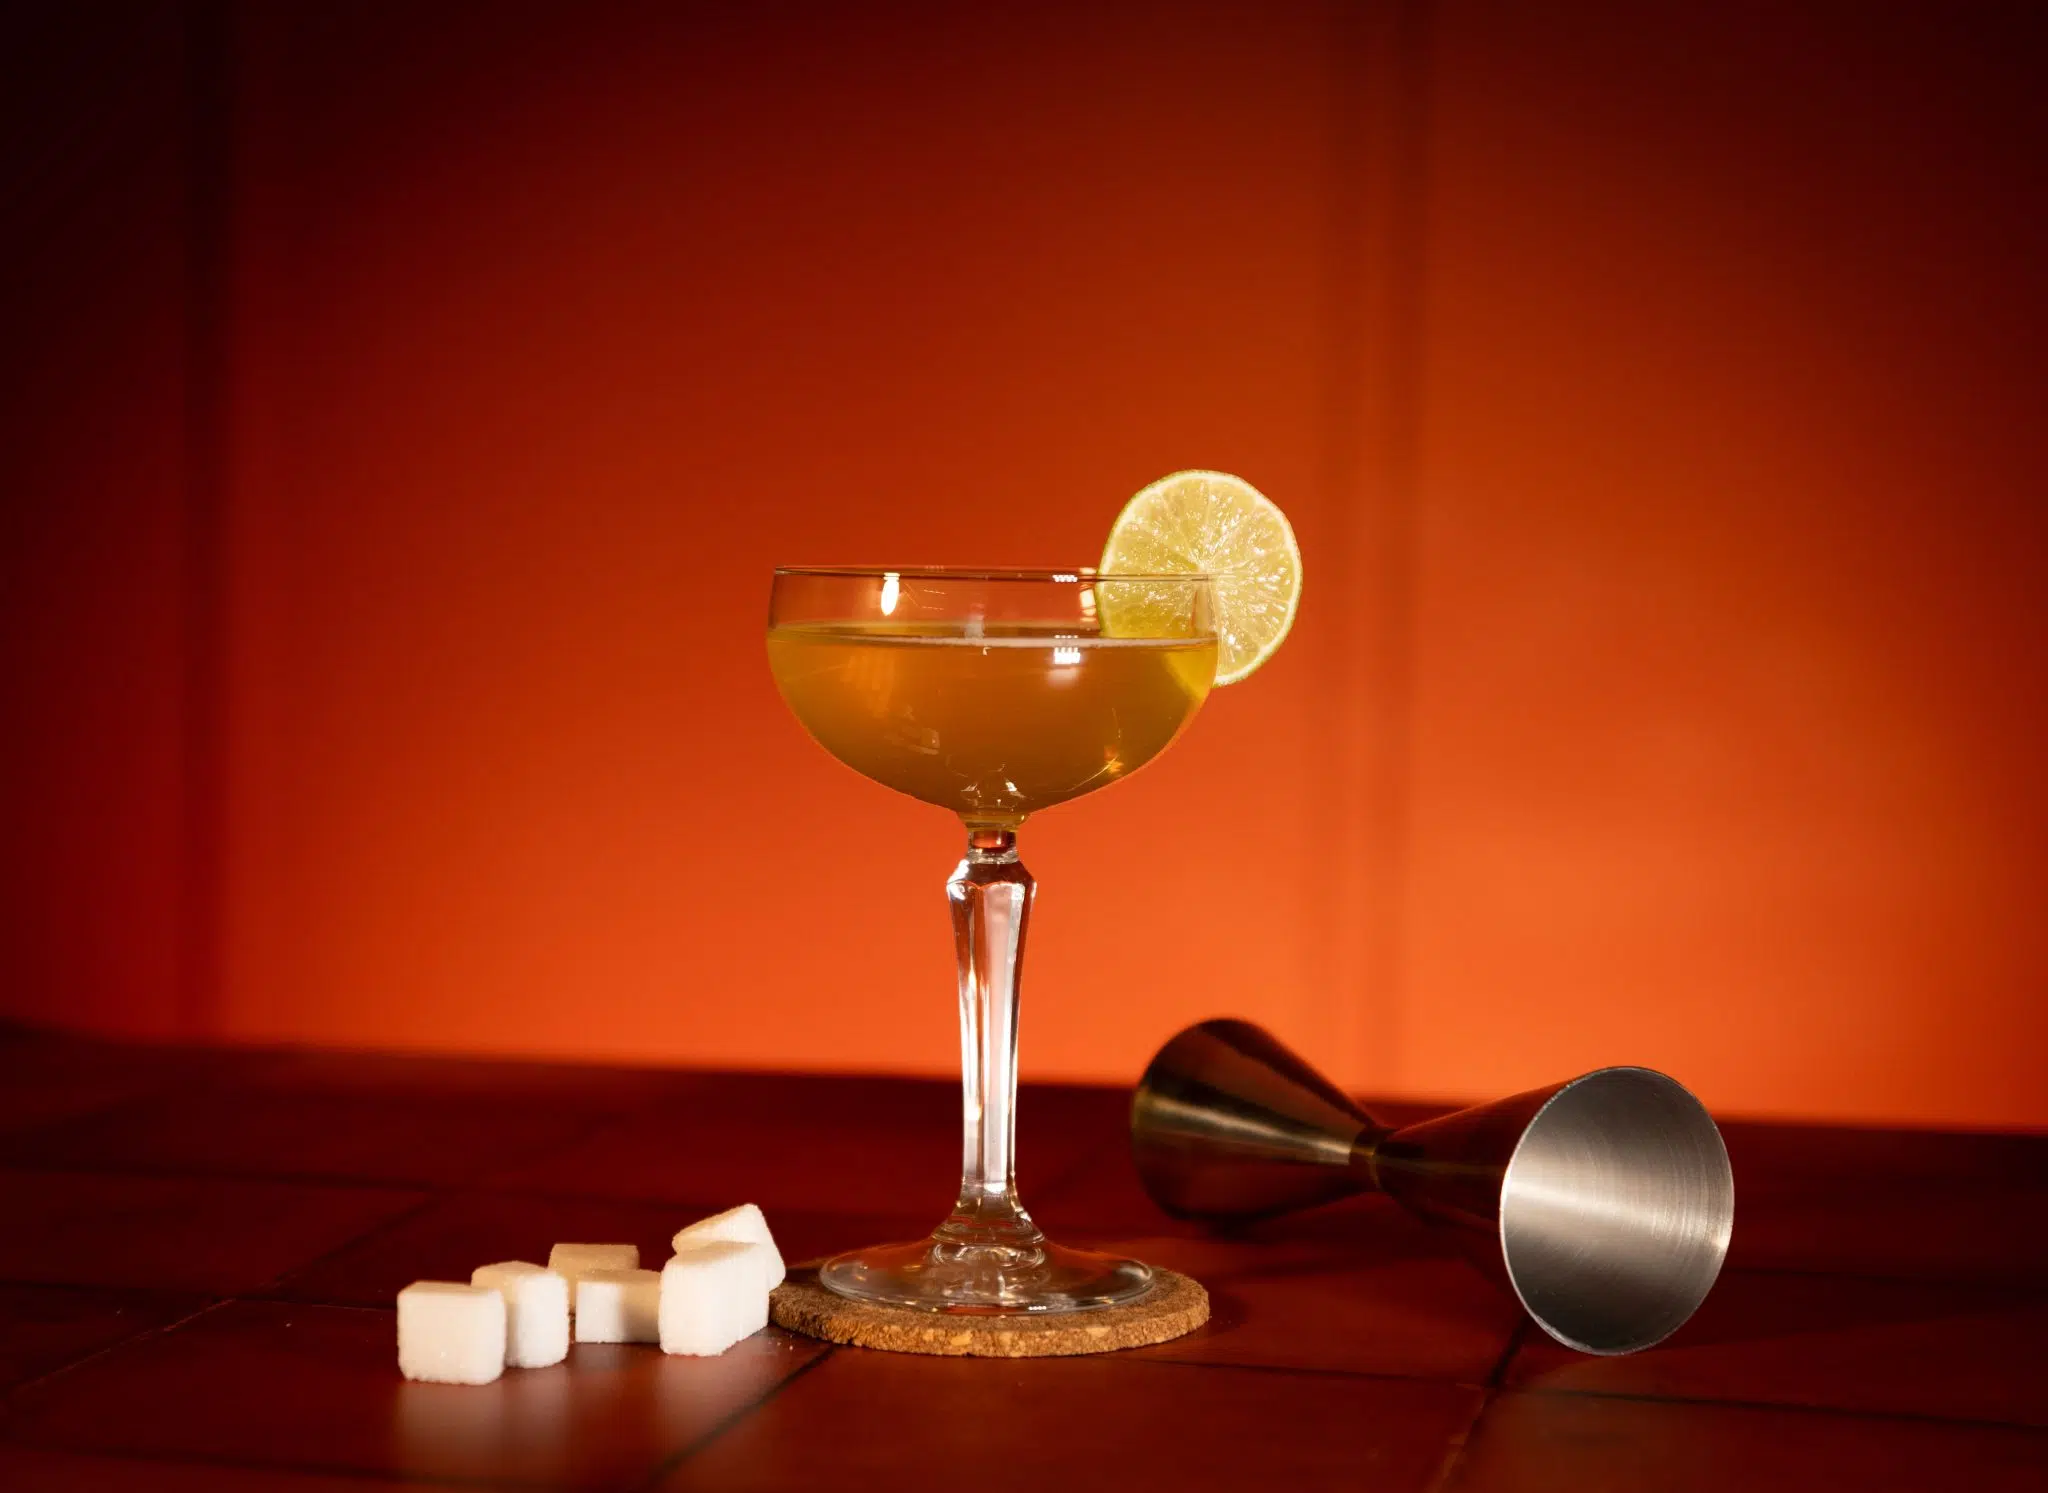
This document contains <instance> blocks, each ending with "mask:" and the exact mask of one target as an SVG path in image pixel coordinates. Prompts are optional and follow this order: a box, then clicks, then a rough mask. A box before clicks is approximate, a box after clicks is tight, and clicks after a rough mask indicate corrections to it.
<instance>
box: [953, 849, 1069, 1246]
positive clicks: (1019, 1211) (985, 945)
mask: <svg viewBox="0 0 2048 1493" xmlns="http://www.w3.org/2000/svg"><path fill="white" fill-rule="evenodd" d="M1036 889H1037V883H1036V882H1034V881H1033V880H1032V879H1031V873H1030V872H1029V871H1027V870H1025V869H1024V863H1023V862H1022V861H1020V860H1018V859H1017V836H1016V834H1015V833H1014V832H1013V831H1011V830H1006V829H973V828H970V829H969V831H968V835H967V855H966V858H965V859H963V860H962V861H961V862H960V865H959V866H958V868H957V869H955V870H954V872H953V876H952V879H951V880H950V881H948V882H947V883H946V900H947V902H948V903H949V904H950V905H951V908H952V913H953V942H954V946H955V948H956V950H957V951H958V954H959V959H960V1094H961V1110H962V1118H963V1132H964V1133H963V1143H962V1148H961V1150H962V1155H961V1166H960V1201H959V1202H958V1203H956V1204H955V1205H954V1207H953V1214H952V1216H951V1217H950V1218H948V1219H947V1220H946V1221H945V1222H944V1223H943V1224H941V1225H940V1226H939V1229H938V1233H937V1235H936V1239H937V1241H938V1243H939V1244H940V1245H941V1246H942V1247H943V1246H954V1247H962V1246H964V1247H965V1248H967V1249H969V1250H973V1249H976V1248H985V1247H989V1246H994V1247H997V1248H1000V1249H1003V1250H1005V1251H1006V1252H1007V1251H1013V1250H1020V1249H1021V1250H1025V1251H1032V1250H1035V1249H1037V1248H1038V1246H1040V1245H1041V1244H1043V1242H1044V1239H1045V1235H1044V1234H1042V1233H1041V1232H1039V1229H1038V1226H1037V1225H1036V1224H1034V1223H1033V1222H1032V1221H1031V1215H1030V1214H1029V1213H1026V1212H1025V1211H1024V1205H1023V1204H1021V1203H1019V1202H1018V1201H1017V1177H1016V1167H1015V1159H1014V1158H1015V1146H1016V1137H1017V993H1018V982H1019V980H1020V978H1021V977H1022V974H1023V967H1024V930H1025V926H1026V924H1028V923H1029V922H1030V920H1031V899H1032V896H1033V894H1034V892H1035V891H1036ZM948 1252H949V1253H950V1252H951V1251H950V1250H949V1251H948Z"/></svg>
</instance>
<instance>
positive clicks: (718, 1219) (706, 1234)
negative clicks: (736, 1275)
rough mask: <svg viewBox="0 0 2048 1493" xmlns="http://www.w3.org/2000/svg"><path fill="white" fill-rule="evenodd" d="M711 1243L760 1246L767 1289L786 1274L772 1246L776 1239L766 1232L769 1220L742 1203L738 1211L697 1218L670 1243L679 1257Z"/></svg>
mask: <svg viewBox="0 0 2048 1493" xmlns="http://www.w3.org/2000/svg"><path fill="white" fill-rule="evenodd" d="M714 1240H727V1241H730V1242H731V1243H734V1244H758V1245H760V1246H761V1247H762V1248H763V1249H765V1250H767V1251H768V1260H769V1266H768V1289H769V1290H771V1291H772V1290H774V1289H775V1288H776V1287H777V1286H779V1285H781V1284H782V1281H783V1277H784V1275H785V1273H786V1272H785V1271H784V1270H783V1268H782V1251H781V1250H779V1249H777V1248H776V1247H775V1236H774V1235H773V1234H771V1233H769V1232H768V1220H767V1219H765V1218H763V1217H762V1216H761V1210H760V1209H759V1208H756V1207H755V1206H754V1205H753V1204H752V1203H742V1204H740V1205H739V1207H737V1208H728V1209H726V1210H725V1211H724V1212H723V1213H714V1214H712V1215H711V1216H710V1217H709V1218H700V1219H698V1220H697V1221H696V1222H695V1223H693V1224H691V1225H690V1226H689V1227H688V1228H686V1229H684V1230H683V1231H682V1232H681V1233H679V1234H677V1235H676V1237H675V1239H674V1241H673V1242H674V1246H675V1251H676V1253H677V1254H681V1253H682V1252H683V1251H684V1250H686V1249H688V1248H690V1247H691V1246H692V1245H696V1244H709V1243H711V1242H713V1241H714Z"/></svg>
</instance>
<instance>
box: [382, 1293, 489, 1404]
mask: <svg viewBox="0 0 2048 1493" xmlns="http://www.w3.org/2000/svg"><path fill="white" fill-rule="evenodd" d="M398 1371H399V1372H400V1373H402V1374H404V1375H405V1377H406V1378H408V1379H426V1380H431V1381H432V1382H434V1383H437V1384H489V1383H490V1382H491V1381H492V1380H493V1379H496V1378H497V1377H498V1376H499V1375H500V1374H502V1373H504V1372H505V1298H504V1297H503V1296H501V1295H499V1294H498V1293H497V1292H496V1291H494V1290H491V1289H489V1288H488V1287H484V1286H465V1285H462V1284H460V1283H458V1282H456V1281H448V1280H420V1281H414V1282H413V1283H412V1284H411V1285H409V1286H407V1287H406V1288H405V1289H404V1290H403V1291H400V1292H399V1293H398Z"/></svg>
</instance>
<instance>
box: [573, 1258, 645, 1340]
mask: <svg viewBox="0 0 2048 1493" xmlns="http://www.w3.org/2000/svg"><path fill="white" fill-rule="evenodd" d="M576 1341H577V1342H579V1343H658V1342H660V1341H661V1272H660V1271H658V1270H590V1271H586V1272H584V1276H583V1280H582V1282H581V1284H580V1285H579V1286H578V1287H577V1290H576Z"/></svg>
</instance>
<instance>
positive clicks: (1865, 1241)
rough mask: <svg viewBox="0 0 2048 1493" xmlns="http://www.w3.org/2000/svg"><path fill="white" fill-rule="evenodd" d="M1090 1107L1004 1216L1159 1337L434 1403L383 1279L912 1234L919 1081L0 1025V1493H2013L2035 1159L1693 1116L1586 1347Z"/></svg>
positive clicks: (1038, 1109)
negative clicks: (1165, 1157)
mask: <svg viewBox="0 0 2048 1493" xmlns="http://www.w3.org/2000/svg"><path fill="white" fill-rule="evenodd" d="M1125 1102H1126V1096H1125V1095H1124V1094H1123V1093H1120V1092H1117V1091H1114V1090H1108V1089H1087V1088H1073V1087H1036V1088H1027V1090H1026V1092H1025V1094H1024V1096H1023V1098H1022V1100H1021V1103H1020V1107H1019V1114H1020V1121H1019V1138H1020V1152H1021V1156H1022V1178H1023V1188H1024V1197H1025V1201H1026V1202H1027V1204H1028V1205H1029V1206H1030V1207H1031V1208H1032V1209H1033V1210H1034V1212H1035V1213H1036V1214H1037V1216H1038V1217H1039V1219H1040V1221H1041V1222H1042V1223H1044V1224H1045V1225H1046V1227H1047V1228H1048V1229H1049V1230H1050V1231H1051V1232H1053V1233H1054V1234H1055V1236H1056V1237H1059V1238H1061V1239H1063V1240H1066V1241H1069V1242H1073V1243H1097V1244H1104V1245H1113V1246H1115V1247H1117V1248H1121V1249H1126V1250H1130V1251H1132V1252H1135V1253H1136V1254H1138V1255H1140V1256H1142V1257H1143V1258H1146V1259H1149V1260H1153V1261H1156V1262H1158V1263H1160V1264H1164V1265H1168V1266H1170V1267H1172V1268H1174V1269H1176V1270H1180V1271H1183V1272H1185V1273H1187V1274H1190V1275H1193V1276H1195V1277H1196V1278H1197V1279H1199V1280H1201V1281H1203V1282H1204V1283H1205V1284H1206V1285H1207V1286H1208V1288H1209V1290H1210V1292H1211V1294H1212V1296H1213V1298H1214V1304H1215V1316H1214V1319H1213V1320H1212V1321H1211V1322H1210V1324H1209V1325H1208V1326H1207V1327H1206V1328H1204V1329H1202V1330H1200V1331H1198V1332H1197V1333H1196V1334H1194V1335H1193V1336H1191V1337H1188V1338H1184V1339H1182V1340H1180V1341H1177V1342H1173V1343H1168V1344H1164V1345H1161V1346H1159V1347H1155V1348H1147V1349H1140V1350H1137V1351H1133V1352H1128V1353H1121V1354H1115V1355H1110V1356H1106V1357H1101V1358H1089V1359H1041V1360H1025V1361H993V1360H988V1361H985V1360H962V1359H930V1358H916V1357H909V1356H902V1355H896V1354H889V1353H875V1352H868V1351H864V1350H861V1349H855V1348H842V1349H831V1348H827V1347H825V1346H823V1345H821V1344H818V1343H814V1342H811V1341H809V1340H806V1339H802V1338H797V1337H792V1336H789V1335H787V1334H785V1333H782V1332H780V1331H779V1330H777V1329H773V1328H771V1329H769V1330H768V1331H766V1332H764V1333H762V1334H760V1335H759V1336H757V1337H755V1338H752V1339H750V1340H748V1341H747V1342H745V1343H743V1344H742V1345H741V1346H740V1347H738V1348H735V1349H734V1350H732V1351H731V1352H729V1353H727V1354H726V1355H724V1356H723V1357H720V1358H712V1359H689V1358H670V1357H665V1356H664V1355H662V1354H661V1353H660V1352H658V1351H656V1350H654V1349H653V1348H649V1347H624V1346H595V1345H591V1346H582V1347H578V1348H575V1349H573V1350H572V1351H571V1354H570V1357H569V1360H568V1362H567V1363H565V1364H562V1365H559V1366H557V1367H555V1368H550V1369H528V1370H512V1371H508V1372H507V1373H506V1375H505V1377H504V1378H503V1379H502V1380H500V1381H499V1382H498V1383H496V1384H493V1385H490V1386H487V1387H484V1388H458V1387H452V1386H444V1385H429V1384H408V1383H406V1382H405V1381H404V1380H402V1379H401V1378H400V1377H399V1374H398V1369H397V1364H396V1351H395V1338H394V1329H393V1313H392V1298H393V1295H394V1294H395V1293H396V1292H397V1290H398V1289H399V1287H401V1286H403V1285H405V1284H406V1283H407V1282H409V1281H413V1280H417V1279H454V1280H466V1279H468V1275H469V1271H470V1269H471V1268H472V1267H473V1266H476V1265H480V1264H485V1263H488V1262H490V1261H494V1260H505V1259H533V1260H539V1259H545V1258H546V1255H547V1250H548V1246H549V1245H550V1244H552V1243H554V1242H555V1241H557V1240H565V1239H566V1240H632V1241H635V1242H637V1243H638V1244H639V1245H640V1246H641V1248H642V1251H643V1254H644V1255H645V1256H646V1257H647V1258H649V1259H659V1258H660V1257H662V1256H663V1255H664V1254H665V1252H666V1241H667V1239H668V1237H669V1235H670V1234H671V1233H672V1232H673V1231H674V1230H675V1229H676V1228H678V1227H679V1226H680V1225H682V1224H683V1223H685V1222H688V1221H689V1220H690V1219H692V1218H693V1217H696V1216H698V1215H700V1214H703V1213H705V1212H709V1211H712V1210H715V1209H719V1208H724V1207H727V1206H730V1205H732V1204H734V1203H738V1202H743V1201H748V1200H751V1201H754V1202H757V1203H759V1204H760V1205H761V1206H762V1207H763V1208H764V1209H765V1210H767V1213H768V1215H769V1218H770V1220H771V1222H772V1223H773V1225H774V1227H775V1229H776V1232H777V1234H778V1236H779V1238H780V1241H781V1244H782V1248H783V1251H784V1253H785V1254H786V1255H788V1256H789V1258H791V1259H792V1260H801V1259H804V1258H806V1257H807V1256H813V1255H817V1254H820V1253H824V1252H828V1251H831V1250H835V1249H840V1248H845V1247H848V1246H851V1245H856V1244H862V1243H870V1242H874V1241H877V1240H881V1239H886V1238H911V1237H916V1236H919V1235H922V1234H923V1233H924V1232H925V1231H926V1230H928V1229H929V1228H930V1226H931V1225H932V1224H933V1223H934V1222H935V1221H936V1220H937V1219H938V1217H939V1216H940V1215H941V1214H942V1213H943V1212H944V1210H945V1208H946V1206H947V1204H948V1203H949V1202H950V1201H951V1192H952V1187H951V1183H952V1180H953V1176H954V1173H955V1171H956V1169H957V1165H958V1154H959V1150H958V1148H959V1143H958V1129H957V1126H958V1103H959V1101H958V1095H957V1091H956V1090H954V1089H953V1088H952V1087H951V1086H949V1085H946V1084H941V1083H924V1082H917V1081H910V1080H888V1079H872V1078H824V1077H785V1076H774V1075H737V1074H705V1073H676V1072H660V1071H652V1070H627V1069H603V1068H577V1067H549V1066H542V1065H532V1064H509V1063H486V1062H462V1061H452V1060H439V1059H413V1058H391V1057H372V1056H356V1055H335V1054H327V1053H246V1052H242V1053H226V1052H209V1051H163V1050H154V1049H136V1048H125V1047H112V1046H102V1045H96V1044H90V1043H85V1042H80V1041H74V1040H60V1039H54V1038H48V1037H42V1036H31V1035H27V1034H22V1033H0V1487H4V1488H7V1489H9V1490H12V1493H22V1490H32V1489H42V1488H59V1489H67V1490H69V1489H81V1488H83V1489H100V1488H105V1489H112V1490H128V1489H159V1488H161V1489H195V1490H196V1489H205V1490H223V1493H235V1490H242V1489H256V1488H273V1487H274V1488H280V1489H287V1490H311V1489H328V1488H332V1489H343V1488H347V1489H356V1490H360V1489H362V1488H363V1487H364V1486H365V1485H366V1483H368V1484H372V1485H374V1484H376V1483H380V1482H381V1483H387V1484H389V1483H396V1484H407V1483H416V1484H439V1485H447V1484H451V1483H453V1484H460V1485H464V1486H476V1487H491V1488H496V1487H506V1488H593V1489H611V1488H618V1489H636V1488H650V1489H653V1488H658V1489H685V1488H736V1489H811V1488H818V1489H837V1488H892V1489H915V1488H921V1487H941V1486H961V1487H966V1486H971V1487H974V1488H975V1489H977V1490H994V1489H1007V1488H1020V1489H1021V1488H1043V1487H1047V1486H1052V1487H1059V1488H1073V1487H1095V1486H1104V1487H1109V1486H1115V1487H1118V1488H1123V1489H1150V1488H1233V1489H1237V1488H1266V1487H1273V1488H1290V1487H1359V1488H1371V1489H1375V1490H1386V1493H1406V1490H1470V1493H1481V1490H1486V1493H1493V1490H1550V1489H1559V1490H1563V1489H1572V1490H1577V1493H1584V1490H1588V1489H1634V1488H1644V1489H1657V1490H1669V1493H1683V1490H1691V1489H1700V1490H1717V1493H1718V1490H1729V1489H1743V1490H1759V1493H1767V1490H1772V1489H1789V1488H1815V1489H1919V1488H1942V1489H1967V1490H1970V1493H1995V1490H2001V1489H2029V1490H2039V1489H2041V1488H2043V1487H2048V1367H2044V1357H2043V1354H2044V1347H2048V1344H2044V1338H2048V1279H2044V1270H2043V1265H2044V1259H2048V1139H2044V1138H2039V1137H2014V1136H1981V1135H1980V1136H1963V1135H1942V1134H1928V1133H1920V1132H1887V1131H1869V1130H1864V1131H1855V1130H1832V1129H1822V1128H1814V1127H1773V1126H1753V1125H1731V1126H1729V1127H1727V1134H1728V1141H1729V1150H1730V1153H1731V1155H1732V1157H1733V1159H1734V1164H1735V1178H1736V1195H1737V1217H1736V1231H1735V1242H1734V1246H1733V1249H1732V1251H1731V1254H1730V1257H1729V1268H1728V1270H1727V1271H1726V1272H1725V1273H1724V1274H1723V1276H1722V1278H1721V1281H1720V1284H1719V1285H1718V1286H1717V1287H1716V1289H1715V1291H1714V1294H1713V1295H1712V1297H1710V1298H1709V1300H1708V1302H1707V1304H1706V1305H1705V1307H1703V1308H1702V1309H1701V1311H1700V1313H1699V1315H1698V1316H1697V1317H1696V1318H1695V1319H1694V1320H1693V1321H1692V1322H1691V1323H1690V1324H1688V1325H1687V1326H1686V1327H1685V1328H1684V1329H1683V1330H1682V1331H1681V1332H1680V1333H1679V1334H1678V1336H1677V1337H1675V1338H1674V1339H1672V1340H1671V1341H1670V1342H1669V1343H1668V1344H1666V1345H1665V1346H1663V1347H1660V1348H1657V1349H1653V1350H1651V1351H1649V1352H1646V1353H1642V1354H1638V1355H1636V1356H1633V1357H1627V1358H1619V1359H1595V1358H1588V1357H1583V1356H1580V1355H1577V1354H1574V1353H1571V1352H1569V1351H1567V1350H1565V1349H1562V1348H1560V1347H1558V1346H1556V1345H1555V1344H1553V1343H1551V1342H1550V1341H1549V1340H1548V1339H1546V1338H1544V1337H1543V1336H1542V1334H1541V1333H1540V1332H1536V1331H1533V1330H1532V1329H1531V1328H1530V1327H1529V1325H1528V1323H1527V1322H1526V1319H1524V1317H1523V1316H1522V1314H1521V1313H1520V1311H1519V1310H1518V1308H1517V1307H1516V1306H1515V1305H1514V1303H1512V1302H1511V1301H1508V1300H1505V1299H1504V1298H1502V1297H1501V1296H1499V1295H1496V1294H1495V1293H1494V1292H1493V1290H1492V1289H1491V1288H1490V1287H1489V1286H1488V1285H1487V1284H1486V1283H1485V1282H1484V1281H1483V1280H1482V1279H1481V1278H1480V1277H1479V1276H1478V1275H1476V1274H1474V1273H1472V1272H1471V1271H1470V1270H1469V1269H1468V1268H1467V1267H1466V1266H1465V1265H1463V1264H1462V1263H1460V1262H1459V1261H1458V1260H1457V1259H1455V1258H1454V1257H1452V1256H1451V1255H1450V1254H1448V1253H1447V1252H1446V1251H1445V1249H1444V1248H1443V1246H1442V1244H1441V1242H1440V1241H1438V1240H1436V1239H1434V1238H1432V1237H1431V1236H1430V1235H1429V1233H1428V1232H1427V1231H1426V1230H1425V1229H1423V1228H1422V1227H1421V1226H1420V1225H1417V1224H1413V1223H1411V1222H1409V1221H1408V1220H1407V1219H1405V1218H1403V1217H1402V1216H1401V1215H1399V1214H1398V1213H1396V1212H1394V1211H1393V1210H1392V1209H1391V1208H1390V1207H1388V1206H1387V1205H1385V1204H1384V1203H1383V1202H1381V1201H1379V1200H1375V1199H1364V1200H1358V1201H1354V1202H1350V1203H1343V1204H1338V1205H1335V1206H1332V1207H1329V1208H1325V1209H1322V1210H1320V1211H1318V1212H1315V1213H1312V1214H1307V1215H1303V1216H1301V1217H1299V1218H1295V1219H1292V1220H1283V1221H1279V1222H1275V1223H1271V1224H1268V1225H1264V1226H1262V1227H1260V1228H1258V1229H1256V1230H1253V1231H1250V1232H1246V1233H1243V1234H1240V1235H1237V1236H1235V1237H1230V1238H1219V1237H1216V1236H1213V1235H1208V1234H1204V1233H1203V1232H1201V1231H1199V1230H1196V1229H1193V1228H1188V1227H1183V1226H1180V1225H1176V1224H1174V1223H1172V1222H1171V1221H1170V1220H1168V1219H1166V1218H1164V1217H1162V1216H1161V1215H1159V1214H1158V1213H1157V1212H1156V1211H1155V1210H1154V1209H1153V1208H1152V1207H1151V1206H1150V1205H1149V1204H1148V1203H1147V1202H1146V1200H1145V1199H1144V1197H1143V1195H1142V1194H1141V1193H1140V1192H1139V1191H1138V1189H1137V1186H1136V1183H1135V1180H1134V1178H1133V1176H1132V1174H1131V1171H1130V1165H1129V1162H1128V1160H1127V1158H1126V1154H1125V1149H1124V1140H1123V1124H1124V1106H1125Z"/></svg>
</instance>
